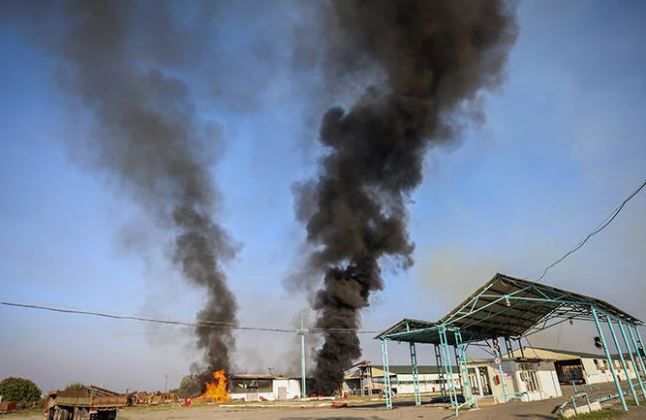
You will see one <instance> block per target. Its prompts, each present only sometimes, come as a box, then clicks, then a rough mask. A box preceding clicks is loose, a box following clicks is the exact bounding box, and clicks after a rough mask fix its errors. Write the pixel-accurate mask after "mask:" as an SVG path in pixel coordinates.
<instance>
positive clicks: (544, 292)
mask: <svg viewBox="0 0 646 420" xmlns="http://www.w3.org/2000/svg"><path fill="white" fill-rule="evenodd" d="M604 318H605V321H606V322H607V324H608V330H609V332H610V336H611V337H612V342H613V343H614V345H615V348H616V349H617V352H618V353H619V355H620V356H619V359H620V361H621V367H622V369H623V371H624V375H625V377H626V378H629V377H630V376H629V374H628V368H627V364H626V363H625V358H624V357H623V350H622V348H621V346H620V343H619V340H618V336H617V334H615V330H614V327H613V324H616V325H617V327H618V328H619V331H620V332H621V335H622V338H623V340H624V344H625V347H626V348H627V349H628V350H629V352H628V355H629V357H630V358H631V361H632V363H633V366H634V363H635V362H634V358H635V355H636V356H637V358H638V359H639V360H640V363H641V367H642V373H645V374H646V367H644V366H645V363H644V362H646V360H642V359H646V358H644V357H642V355H641V354H640V353H639V348H640V346H641V348H643V346H644V342H643V341H642V338H641V334H640V333H639V330H638V329H637V326H638V325H643V323H642V321H640V320H639V319H637V318H635V317H634V316H632V315H630V314H628V313H626V312H624V311H622V310H621V309H619V308H617V307H616V306H613V305H611V304H609V303H608V302H606V301H603V300H601V299H596V298H592V297H589V296H584V295H580V294H578V293H573V292H569V291H567V290H563V289H557V288H556V287H551V286H546V285H544V284H539V283H535V282H532V281H529V280H523V279H518V278H514V277H510V276H507V275H504V274H496V275H495V276H493V278H492V279H491V280H489V281H488V282H487V283H485V284H484V285H483V286H482V287H480V288H479V289H478V290H476V291H475V292H474V293H473V294H472V295H471V296H469V297H468V298H467V299H466V300H465V301H464V302H462V303H461V304H460V305H458V306H457V307H456V308H455V309H453V310H452V311H450V312H449V313H448V314H447V315H446V316H445V317H444V318H442V319H440V320H439V321H437V322H428V321H420V320H416V319H406V318H405V319H403V320H401V321H400V322H398V323H397V324H395V325H393V326H392V327H390V328H388V329H387V330H386V331H384V332H382V333H381V334H379V335H378V336H377V337H375V338H377V339H379V340H380V341H381V355H382V359H383V369H384V396H385V399H386V408H389V409H390V408H392V406H393V392H392V388H391V384H390V373H389V365H388V343H389V342H390V341H400V342H401V341H404V342H408V343H409V347H410V357H411V374H412V376H413V386H414V390H415V404H416V405H420V404H421V393H420V389H419V377H418V376H419V366H418V364H417V350H416V347H415V344H416V343H430V344H434V350H435V359H436V363H437V366H438V367H439V368H440V379H439V383H440V392H441V394H442V396H445V397H446V396H448V397H449V399H450V401H451V407H452V408H453V409H454V410H455V415H456V417H457V415H458V414H459V412H460V410H461V409H462V408H464V407H477V406H478V397H476V396H475V395H474V393H473V391H472V389H471V382H470V381H469V380H468V376H469V368H468V363H467V357H466V348H467V346H468V345H469V343H473V344H474V345H480V344H477V343H476V342H478V341H486V340H492V342H491V344H490V347H491V349H492V351H493V354H494V356H495V357H496V358H497V359H495V360H502V350H501V348H500V343H499V342H498V338H499V337H503V338H504V341H505V347H506V349H507V353H508V354H511V353H512V351H513V345H512V341H511V340H512V339H513V340H516V339H518V344H519V345H520V338H521V337H523V336H525V337H526V336H528V335H530V334H533V333H534V332H537V331H540V330H543V329H546V328H549V327H553V326H555V325H558V324H560V323H562V322H566V321H570V322H571V321H573V320H591V321H594V324H595V328H596V330H597V334H598V335H599V339H600V341H601V344H602V347H603V349H604V353H605V356H606V360H607V362H608V366H609V367H610V371H611V373H612V378H613V381H614V383H615V388H616V390H617V395H618V396H619V399H620V400H621V404H622V406H623V409H624V411H628V405H627V404H626V399H625V398H624V392H623V391H622V389H621V384H620V383H619V378H618V376H617V371H616V369H615V366H614V363H613V361H612V359H611V355H610V349H609V347H608V344H607V342H606V340H605V337H604V333H603V330H602V328H601V321H602V320H603V319H604ZM624 324H625V326H626V327H627V331H628V333H629V334H630V338H631V340H630V341H628V337H627V336H626V333H625V330H624ZM494 340H495V341H494ZM631 343H632V347H633V349H634V351H635V354H633V352H632V351H631V350H630V348H631V346H630V344H631ZM487 344H489V343H487ZM449 346H453V350H454V353H455V354H454V355H455V361H456V362H457V365H453V362H452V357H451V352H450V350H449ZM521 348H522V347H521ZM497 364H498V376H499V378H500V384H501V387H502V395H501V396H500V395H498V396H497V397H496V398H498V400H499V401H502V402H507V401H509V400H510V399H515V398H522V395H523V393H525V394H526V392H513V390H512V391H511V392H508V390H507V388H506V385H505V380H504V376H505V375H504V373H503V369H502V364H501V363H500V362H498V363H497ZM456 368H457V369H456ZM455 374H457V376H458V382H459V383H460V384H461V386H460V393H461V394H462V396H463V398H464V402H462V403H460V401H459V400H458V390H457V388H456V386H455V385H456V384H455V382H454V375H455ZM637 379H638V382H639V385H640V387H641V389H642V392H643V394H644V398H645V399H646V387H645V386H644V383H643V382H642V381H641V378H640V377H639V374H637ZM627 382H628V384H629V388H630V392H631V394H632V397H633V400H634V402H635V404H639V400H638V397H637V392H636V388H635V387H634V386H633V384H632V382H631V380H630V379H628V381H627Z"/></svg>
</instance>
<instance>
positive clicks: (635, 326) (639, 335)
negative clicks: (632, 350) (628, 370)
mask: <svg viewBox="0 0 646 420" xmlns="http://www.w3.org/2000/svg"><path fill="white" fill-rule="evenodd" d="M633 328H634V329H635V334H637V340H638V342H639V347H640V348H641V349H644V340H642V335H641V333H640V332H639V328H637V325H633ZM637 353H639V350H637ZM639 357H641V358H642V360H643V361H644V363H646V355H642V354H641V353H640V354H639Z"/></svg>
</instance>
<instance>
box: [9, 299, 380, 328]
mask: <svg viewBox="0 0 646 420" xmlns="http://www.w3.org/2000/svg"><path fill="white" fill-rule="evenodd" d="M0 305H5V306H11V307H17V308H25V309H37V310H43V311H51V312H61V313H66V314H74V315H87V316H94V317H100V318H109V319H117V320H129V321H140V322H148V323H153V324H165V325H179V326H184V327H200V328H203V327H205V328H216V329H217V328H225V327H226V328H231V329H234V330H244V331H268V332H278V333H297V332H300V330H299V329H296V328H273V327H249V326H243V325H238V324H236V323H231V322H221V321H195V322H188V321H178V320H170V319H158V318H148V317H140V316H134V315H117V314H109V313H105V312H96V311H88V310H80V309H69V308H61V307H54V306H48V305H34V304H28V303H18V302H7V301H0ZM306 332H308V333H314V334H324V333H351V334H376V333H378V332H379V331H373V330H359V329H352V328H326V329H322V328H308V329H307V330H306Z"/></svg>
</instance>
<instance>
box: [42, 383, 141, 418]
mask: <svg viewBox="0 0 646 420" xmlns="http://www.w3.org/2000/svg"><path fill="white" fill-rule="evenodd" d="M127 403H128V397H127V396H126V395H98V396H97V395H93V393H92V392H91V391H90V390H82V391H58V392H56V393H52V394H50V396H49V401H48V404H47V413H46V414H47V420H114V419H116V418H117V411H118V410H119V408H122V407H125V406H126V405H127Z"/></svg>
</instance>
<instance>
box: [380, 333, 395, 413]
mask: <svg viewBox="0 0 646 420" xmlns="http://www.w3.org/2000/svg"><path fill="white" fill-rule="evenodd" d="M381 360H382V361H383V365H384V366H383V368H384V397H385V398H386V408H387V409H389V410H390V409H392V408H393V396H392V389H391V388H390V368H389V366H388V342H387V339H386V338H382V339H381Z"/></svg>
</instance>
